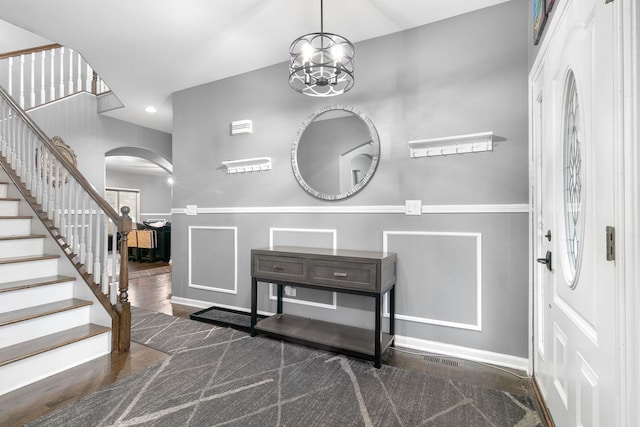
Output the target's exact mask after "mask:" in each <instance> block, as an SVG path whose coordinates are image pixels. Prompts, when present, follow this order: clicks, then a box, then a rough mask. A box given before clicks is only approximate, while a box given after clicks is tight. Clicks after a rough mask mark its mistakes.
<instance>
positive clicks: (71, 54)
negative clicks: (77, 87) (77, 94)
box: [69, 49, 73, 95]
mask: <svg viewBox="0 0 640 427" xmlns="http://www.w3.org/2000/svg"><path fill="white" fill-rule="evenodd" d="M71 94H73V49H69V95H71Z"/></svg>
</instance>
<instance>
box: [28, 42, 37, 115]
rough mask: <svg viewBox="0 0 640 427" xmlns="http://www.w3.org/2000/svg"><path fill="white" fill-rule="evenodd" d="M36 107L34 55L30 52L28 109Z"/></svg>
mask: <svg viewBox="0 0 640 427" xmlns="http://www.w3.org/2000/svg"><path fill="white" fill-rule="evenodd" d="M35 106H36V54H35V52H31V88H30V89H29V107H31V108H33V107H35Z"/></svg>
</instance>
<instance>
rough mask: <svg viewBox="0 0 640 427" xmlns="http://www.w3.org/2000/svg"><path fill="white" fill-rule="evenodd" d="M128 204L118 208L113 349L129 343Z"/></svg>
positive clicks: (121, 347) (126, 346)
mask: <svg viewBox="0 0 640 427" xmlns="http://www.w3.org/2000/svg"><path fill="white" fill-rule="evenodd" d="M130 211H131V209H129V207H128V206H123V207H121V208H120V212H121V213H122V215H120V216H119V217H118V232H119V233H120V280H119V282H118V284H119V289H118V302H117V303H116V310H117V311H118V313H119V314H120V322H119V323H120V324H119V325H118V330H117V331H113V332H114V333H116V334H117V339H116V348H115V349H114V350H115V351H118V352H121V351H128V350H129V347H130V345H131V304H130V303H129V295H128V293H127V292H128V291H129V247H128V245H127V239H128V236H129V232H130V231H131V228H132V227H131V226H132V221H131V217H130V216H129V212H130Z"/></svg>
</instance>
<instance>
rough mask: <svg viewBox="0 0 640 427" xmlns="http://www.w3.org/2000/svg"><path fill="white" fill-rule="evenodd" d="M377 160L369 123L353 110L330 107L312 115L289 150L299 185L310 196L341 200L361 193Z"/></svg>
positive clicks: (375, 138)
mask: <svg viewBox="0 0 640 427" xmlns="http://www.w3.org/2000/svg"><path fill="white" fill-rule="evenodd" d="M379 159H380V140H379V139H378V132H377V131H376V128H375V127H374V126H373V123H372V122H371V120H370V119H369V118H368V117H367V116H365V115H364V114H363V113H362V112H360V111H359V110H357V109H356V108H353V107H349V106H345V105H333V106H329V107H325V108H323V109H322V110H320V111H318V112H315V113H313V114H312V115H311V116H309V118H308V119H307V120H305V122H304V123H303V124H302V126H301V127H300V130H298V134H297V135H296V140H295V141H294V143H293V147H292V148H291V165H292V167H293V174H294V175H295V177H296V179H297V180H298V183H299V184H300V186H302V188H304V189H305V190H306V191H307V192H308V193H309V194H311V195H313V196H315V197H318V198H320V199H324V200H340V199H345V198H347V197H349V196H352V195H354V194H355V193H357V192H358V191H360V190H361V189H362V188H363V187H364V186H365V185H367V183H368V182H369V180H370V179H371V177H372V176H373V173H374V172H375V171H376V167H377V166H378V160H379Z"/></svg>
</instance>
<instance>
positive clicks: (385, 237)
mask: <svg viewBox="0 0 640 427" xmlns="http://www.w3.org/2000/svg"><path fill="white" fill-rule="evenodd" d="M389 236H446V237H471V238H474V239H475V240H476V321H475V323H473V324H471V323H460V322H451V321H448V320H439V319H431V318H427V317H418V316H408V315H405V314H400V313H398V311H397V309H396V314H395V318H396V320H405V321H408V322H414V323H426V324H429V325H436V326H445V327H448V328H457V329H466V330H470V331H482V233H459V232H435V231H383V232H382V250H383V251H384V252H388V251H389V249H388V246H389ZM384 307H385V308H384V315H385V317H388V316H389V309H388V304H387V296H386V295H385V296H384Z"/></svg>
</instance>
